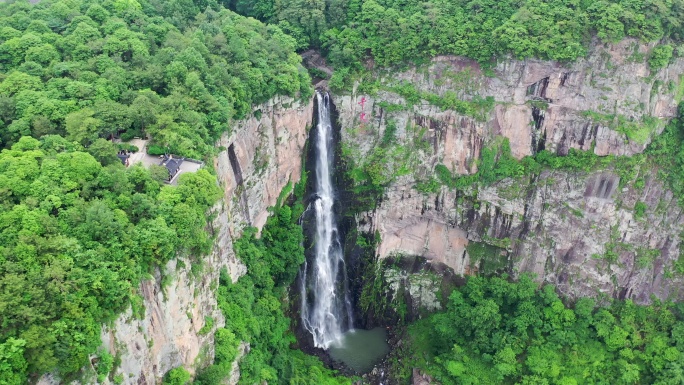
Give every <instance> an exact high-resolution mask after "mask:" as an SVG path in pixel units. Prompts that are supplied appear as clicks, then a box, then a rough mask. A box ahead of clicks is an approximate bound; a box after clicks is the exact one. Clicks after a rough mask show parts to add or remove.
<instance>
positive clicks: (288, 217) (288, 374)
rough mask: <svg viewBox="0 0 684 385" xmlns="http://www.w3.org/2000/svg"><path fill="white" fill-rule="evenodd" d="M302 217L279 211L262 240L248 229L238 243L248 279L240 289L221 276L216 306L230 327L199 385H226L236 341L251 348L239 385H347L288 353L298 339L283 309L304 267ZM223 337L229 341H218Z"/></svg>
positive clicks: (242, 363) (309, 360)
mask: <svg viewBox="0 0 684 385" xmlns="http://www.w3.org/2000/svg"><path fill="white" fill-rule="evenodd" d="M299 214H300V213H299V212H296V213H294V215H293V211H292V209H291V208H290V207H288V206H282V207H276V208H275V209H274V210H273V215H272V216H271V217H269V219H268V221H267V223H266V226H264V228H263V230H262V232H261V236H260V237H259V238H257V237H256V229H254V228H250V229H247V230H246V231H245V233H244V234H243V235H242V237H241V238H240V239H238V240H236V241H235V243H234V246H235V253H236V255H237V256H238V258H240V259H241V260H242V261H243V262H244V263H245V265H247V275H246V276H244V277H241V278H240V279H239V280H238V281H237V282H236V283H232V282H231V279H230V277H228V276H227V275H226V274H225V272H224V274H222V275H221V285H220V286H219V289H218V300H219V307H220V308H221V311H222V312H223V314H224V315H225V317H226V327H225V328H224V329H219V331H218V332H217V339H216V352H217V354H216V360H215V362H214V364H213V365H211V366H209V367H208V368H207V369H205V370H203V371H202V372H201V373H200V374H199V375H198V377H197V380H196V382H197V383H198V384H201V385H208V384H220V383H222V382H221V381H222V380H223V379H225V377H226V376H227V375H228V374H230V369H231V363H232V360H233V359H234V358H235V354H236V352H237V351H236V347H237V343H238V341H245V342H248V343H249V344H250V351H249V353H248V354H247V355H246V356H245V357H243V358H242V360H241V361H240V383H241V384H258V383H262V382H264V381H268V382H269V383H273V384H311V385H319V384H328V385H341V384H348V383H349V380H347V379H344V378H337V377H334V375H333V373H332V372H331V371H329V370H327V369H326V368H324V367H323V365H322V363H321V362H320V361H319V360H318V359H317V358H315V357H312V356H307V355H305V354H304V353H302V352H301V351H299V350H294V349H291V348H290V345H291V344H293V343H294V342H295V338H294V335H293V334H292V333H291V331H290V320H289V318H287V317H285V315H284V312H283V310H284V309H283V308H284V307H286V306H287V303H286V302H285V301H284V297H285V294H286V288H287V287H288V286H289V285H290V284H292V282H293V281H294V278H295V276H296V275H297V271H298V269H299V266H300V265H301V264H302V263H303V262H304V249H303V247H302V242H303V238H304V236H303V233H302V228H301V226H299V225H298V224H297V218H298V217H299ZM221 334H226V335H228V336H229V338H228V339H227V340H224V339H222V338H218V336H219V335H221Z"/></svg>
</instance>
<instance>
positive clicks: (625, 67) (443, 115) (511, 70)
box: [335, 40, 684, 173]
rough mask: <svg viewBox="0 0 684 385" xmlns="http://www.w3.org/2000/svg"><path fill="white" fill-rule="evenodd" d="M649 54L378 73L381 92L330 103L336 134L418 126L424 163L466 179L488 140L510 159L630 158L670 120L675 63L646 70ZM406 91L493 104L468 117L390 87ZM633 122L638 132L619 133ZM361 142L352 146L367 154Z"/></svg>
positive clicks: (676, 84)
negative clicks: (501, 145) (499, 143)
mask: <svg viewBox="0 0 684 385" xmlns="http://www.w3.org/2000/svg"><path fill="white" fill-rule="evenodd" d="M649 49H650V47H649V46H645V45H642V44H639V43H638V42H636V41H634V40H625V41H623V42H621V43H618V44H614V45H608V46H603V45H598V44H595V45H594V46H593V48H592V50H591V52H590V54H589V56H588V57H587V58H585V59H580V60H578V61H577V62H575V63H572V64H567V65H562V64H559V63H556V62H550V61H541V60H534V59H528V60H524V61H518V60H507V61H500V62H499V64H498V65H497V66H496V67H495V68H493V69H490V70H483V69H482V68H481V67H480V65H479V64H477V63H476V62H474V61H472V60H469V59H465V58H462V57H453V56H443V57H437V58H435V59H434V60H433V61H432V62H431V63H430V64H429V65H428V66H427V67H423V68H419V69H410V70H407V71H405V72H401V73H395V72H392V73H387V74H383V73H380V74H378V75H377V84H379V85H380V87H379V91H377V92H376V93H374V94H373V95H367V94H364V93H362V92H354V93H352V95H346V96H338V97H337V98H336V100H335V102H336V105H338V108H339V110H340V123H341V124H342V127H357V126H360V125H364V126H366V130H371V131H373V132H375V133H376V134H378V135H382V133H383V132H384V130H385V127H386V122H387V119H388V118H389V119H392V120H393V121H394V122H395V123H396V126H397V135H398V136H399V137H402V136H404V135H406V134H407V133H406V131H405V128H406V127H418V128H425V129H427V134H426V135H427V137H428V140H429V141H431V142H432V143H433V145H434V148H435V154H434V155H435V157H434V158H433V160H439V161H440V162H441V163H443V164H445V165H446V166H447V167H449V168H450V169H451V170H452V171H455V172H458V173H471V172H474V171H475V169H474V168H475V166H474V160H476V159H478V158H479V155H480V149H481V147H482V143H483V142H485V141H488V140H491V138H493V137H495V136H497V135H501V136H504V137H506V138H508V139H509V140H510V146H511V150H512V154H513V155H514V156H515V157H517V158H522V157H523V156H525V155H532V154H534V153H536V152H537V151H539V150H540V149H547V150H550V151H553V152H556V153H559V154H567V152H568V151H569V149H571V148H575V149H581V150H593V152H594V153H596V154H597V155H611V154H612V155H632V154H635V153H639V152H642V151H643V150H644V148H645V147H646V145H647V144H648V142H649V135H651V134H654V133H656V134H657V133H659V132H660V131H661V130H662V128H663V126H664V121H665V120H667V119H669V118H671V117H673V116H675V114H676V108H677V103H678V101H679V100H678V99H679V97H681V92H680V91H679V90H680V88H681V85H680V75H681V74H682V73H684V60H682V59H677V60H675V61H674V62H673V63H672V64H670V65H669V66H668V67H666V68H664V69H662V70H660V71H657V72H653V71H651V70H650V69H649V67H648V64H647V63H646V60H645V59H644V57H647V55H648V51H649ZM406 84H410V85H411V87H412V88H414V89H415V90H416V91H417V92H419V93H423V94H430V95H432V96H434V97H437V98H447V99H448V98H452V97H456V98H459V99H462V100H472V101H477V100H479V99H478V98H486V97H491V98H493V101H494V107H493V108H492V109H491V110H489V111H487V110H485V111H482V113H481V114H478V115H479V116H477V117H473V114H472V113H471V114H463V113H461V114H459V113H458V112H456V111H454V110H443V109H441V108H439V107H437V106H435V105H432V104H430V103H428V102H427V101H426V100H425V99H423V100H422V101H419V102H415V101H414V102H413V105H411V103H409V102H407V100H406V99H405V98H404V97H402V96H401V95H400V94H399V93H398V92H400V91H399V90H397V87H396V86H399V85H406ZM359 89H360V88H359ZM678 94H679V95H678ZM362 98H363V99H364V101H363V103H361V100H362ZM362 113H363V114H364V115H363V117H364V119H365V120H366V123H363V122H362V120H363V119H362V118H361V116H362ZM636 124H641V125H642V126H644V127H646V128H644V129H643V131H640V132H630V133H629V135H626V134H625V132H628V131H630V127H631V126H632V125H636ZM367 139H368V137H363V138H362V139H361V140H359V142H361V143H355V145H359V144H360V145H361V148H366V149H368V148H369V146H370V144H369V141H368V140H367ZM370 143H372V140H371V141H370Z"/></svg>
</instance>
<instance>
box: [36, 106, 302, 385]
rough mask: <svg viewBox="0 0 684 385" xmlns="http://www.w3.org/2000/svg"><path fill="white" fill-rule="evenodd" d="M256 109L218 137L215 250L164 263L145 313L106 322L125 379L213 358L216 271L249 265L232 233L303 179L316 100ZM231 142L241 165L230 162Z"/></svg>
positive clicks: (143, 287)
mask: <svg viewBox="0 0 684 385" xmlns="http://www.w3.org/2000/svg"><path fill="white" fill-rule="evenodd" d="M254 112H255V113H254V114H253V115H252V117H250V118H249V119H246V120H243V121H239V122H236V123H235V124H234V126H233V127H232V128H231V129H230V130H229V132H228V133H226V134H225V135H223V137H221V139H220V140H219V142H218V143H217V146H219V147H220V148H221V149H222V151H221V152H220V153H219V155H218V157H217V158H216V159H215V164H214V167H215V170H216V172H217V176H218V179H219V182H220V183H221V185H222V187H223V189H224V193H225V195H224V199H223V200H222V201H221V202H219V203H218V204H217V205H216V206H215V207H214V208H213V210H212V212H213V215H215V219H214V220H213V221H212V223H211V225H210V230H211V231H212V232H213V233H214V235H215V239H216V241H215V243H214V248H213V251H212V253H211V254H210V255H208V256H204V257H203V258H202V264H203V266H202V269H201V271H200V272H199V273H197V274H193V273H192V271H191V270H192V269H191V263H192V261H191V259H189V258H178V259H175V260H173V261H170V262H169V263H168V264H167V265H166V266H165V267H164V269H163V270H164V274H163V275H165V276H168V277H170V278H171V279H170V280H168V281H169V282H170V283H169V284H168V285H166V286H165V287H162V285H161V282H162V274H161V271H158V272H157V273H156V274H155V276H154V277H152V278H151V279H148V280H144V281H143V282H141V284H140V286H139V290H138V293H139V294H140V295H141V296H142V300H143V306H144V316H143V317H142V319H136V318H135V317H134V316H133V314H132V310H131V309H130V308H129V309H128V311H127V312H126V313H124V314H122V315H121V316H120V317H119V318H118V319H117V320H116V321H114V322H113V323H112V324H111V325H105V326H103V329H102V334H101V338H102V341H103V346H104V347H105V348H106V349H107V350H108V351H109V352H110V353H111V354H112V355H119V356H120V358H121V365H120V366H119V368H118V369H117V371H116V374H121V375H123V383H124V384H158V383H161V379H162V377H163V375H164V374H165V373H166V372H167V371H169V370H170V369H173V368H175V367H178V366H183V367H185V368H186V369H187V370H188V371H189V372H190V373H194V372H195V370H196V369H198V368H199V367H201V366H204V365H206V364H208V363H210V362H211V361H212V360H213V357H214V350H213V349H214V342H213V337H214V332H215V331H216V329H217V328H219V327H222V326H224V325H225V319H224V318H223V315H222V313H221V311H220V310H219V309H218V307H217V302H216V297H215V288H216V287H217V286H218V279H219V273H220V271H221V269H223V268H226V269H227V271H228V273H229V274H230V276H231V278H232V279H233V281H236V280H237V279H238V278H239V277H240V276H242V275H244V274H245V272H246V269H245V266H244V265H243V264H242V263H241V262H240V261H239V260H238V259H237V258H236V257H235V254H234V252H233V244H232V242H233V239H234V238H235V237H239V236H240V234H241V233H242V230H243V229H244V227H245V226H254V227H257V228H259V229H260V228H261V227H262V226H263V225H264V224H265V223H266V218H267V217H268V211H267V208H268V207H269V206H272V205H274V204H275V203H276V200H277V198H278V195H279V194H280V191H281V190H282V189H283V188H284V187H285V185H286V184H287V183H288V182H290V181H291V182H293V183H295V182H297V181H299V178H300V176H301V160H302V153H303V149H304V144H305V141H306V137H307V127H308V126H309V125H310V124H311V117H312V113H313V102H309V103H308V104H301V103H300V102H298V101H295V100H293V99H291V98H283V97H277V98H274V99H273V100H271V101H269V102H267V103H265V104H263V105H260V106H256V107H255V108H254ZM255 116H259V118H257V117H255ZM231 146H232V147H231ZM229 148H232V151H234V154H235V157H236V159H237V162H238V164H239V168H240V172H239V173H236V172H235V171H234V170H233V167H232V165H231V162H230V159H229ZM238 175H239V178H238ZM181 262H182V263H181ZM207 317H211V318H213V320H214V322H213V327H212V328H211V330H209V331H208V332H207V333H202V334H200V333H199V331H200V329H202V327H203V326H204V325H205V322H206V319H207ZM248 350H249V345H248V344H245V343H242V344H241V345H240V348H239V352H240V354H239V356H240V357H241V356H242V355H244V354H246V352H247V351H248ZM238 359H239V358H238ZM238 378H239V368H238V365H237V360H236V362H235V363H234V365H233V375H232V376H231V378H230V379H229V382H228V383H230V384H235V383H237V380H238ZM95 380H96V379H95V378H94V376H93V378H92V381H95ZM106 382H107V383H109V381H106ZM39 383H40V384H41V385H48V384H58V383H60V379H59V378H58V377H57V376H55V375H54V374H48V375H45V376H43V377H42V378H41V379H40V381H39Z"/></svg>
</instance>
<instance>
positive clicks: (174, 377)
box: [162, 366, 190, 385]
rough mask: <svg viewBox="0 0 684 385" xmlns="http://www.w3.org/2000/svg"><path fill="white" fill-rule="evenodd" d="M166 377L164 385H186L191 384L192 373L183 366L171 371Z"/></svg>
mask: <svg viewBox="0 0 684 385" xmlns="http://www.w3.org/2000/svg"><path fill="white" fill-rule="evenodd" d="M164 377H165V378H164V381H163V382H162V384H163V385H185V384H187V383H188V382H190V373H188V371H187V370H185V368H183V367H182V366H179V367H177V368H173V369H171V370H169V372H168V373H166V376H164Z"/></svg>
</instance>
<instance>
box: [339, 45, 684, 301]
mask: <svg viewBox="0 0 684 385" xmlns="http://www.w3.org/2000/svg"><path fill="white" fill-rule="evenodd" d="M648 48H649V47H646V46H642V45H639V44H637V43H636V42H631V41H625V42H622V43H620V44H616V45H612V46H602V45H601V46H598V45H597V46H595V47H594V48H593V49H592V52H591V54H590V55H589V56H588V57H587V58H586V59H584V60H580V61H579V62H577V63H574V64H571V65H561V64H558V63H553V62H545V61H539V60H525V61H516V60H512V61H506V62H502V63H500V64H499V65H498V66H497V67H496V68H493V69H492V70H484V69H482V68H481V67H480V66H479V65H478V64H477V63H474V62H472V61H469V60H467V59H464V58H459V57H439V58H436V59H434V60H433V61H432V62H431V63H430V64H429V65H428V66H427V67H426V68H419V69H410V70H407V71H405V72H401V73H398V74H379V75H378V77H377V79H376V80H375V84H374V85H372V87H374V88H376V89H377V92H374V93H373V94H372V95H366V94H363V93H361V92H354V93H352V95H343V96H337V97H336V98H335V102H336V104H337V107H338V110H339V111H340V123H341V125H342V127H343V141H344V142H345V144H346V146H347V148H348V149H350V150H349V151H348V152H349V153H350V154H351V157H352V163H355V164H357V165H358V164H363V163H364V161H365V159H367V158H368V157H369V156H370V155H371V154H373V153H374V151H376V150H377V148H378V147H379V146H380V143H381V141H382V140H383V139H382V138H383V137H384V136H386V134H385V133H386V130H387V128H388V127H390V126H391V127H392V129H393V130H396V134H395V136H396V140H397V146H399V147H401V146H404V147H406V148H409V151H408V154H409V155H408V156H407V157H408V158H409V161H407V162H405V163H404V164H403V166H402V165H397V164H396V162H395V163H392V162H388V164H387V165H386V166H387V167H388V168H389V171H387V172H388V173H394V174H395V176H396V175H399V177H398V178H396V179H395V180H394V182H393V183H392V184H391V186H390V187H389V189H388V190H387V191H386V193H385V195H384V199H383V200H382V202H381V203H380V205H379V206H378V208H377V209H376V210H375V211H373V212H368V213H365V215H364V216H363V217H364V220H362V221H361V223H368V225H366V227H365V228H364V229H365V230H367V231H373V232H374V231H375V230H377V231H378V232H379V234H380V245H379V248H378V253H379V255H380V257H382V258H385V257H388V256H391V255H394V254H404V255H418V256H424V257H426V258H428V259H429V260H432V261H434V262H441V263H444V264H446V265H448V266H450V267H452V268H453V269H454V270H455V272H456V273H458V274H469V273H475V272H477V271H480V272H485V273H492V272H495V271H498V272H502V271H509V272H512V273H513V274H514V275H517V274H520V273H522V272H533V273H535V274H537V276H538V279H539V280H540V281H545V282H549V283H552V284H555V285H557V286H558V288H559V290H560V291H561V292H562V293H563V294H565V295H567V296H569V297H577V296H597V295H598V294H599V293H604V294H607V295H609V296H615V297H624V298H633V299H635V300H636V301H637V302H641V303H644V302H648V301H649V300H650V296H651V295H655V296H657V297H659V298H668V297H675V298H681V297H682V293H680V291H679V289H678V286H681V278H680V277H677V276H676V274H674V273H673V263H674V262H675V261H677V259H678V258H679V234H680V232H681V230H682V228H683V226H684V220H683V219H682V215H681V209H680V208H679V207H678V205H677V199H676V198H675V197H673V196H672V194H671V193H670V192H669V191H668V190H667V189H666V188H665V186H663V185H662V183H661V182H659V181H658V180H657V179H656V178H655V173H653V172H652V171H653V170H646V169H642V170H640V171H639V173H638V174H637V177H635V180H639V183H635V180H624V181H622V183H621V181H620V178H619V177H618V175H617V173H616V172H615V170H612V169H605V170H598V171H596V172H590V173H570V172H563V171H544V172H543V173H542V174H541V175H540V176H538V177H537V178H534V179H530V178H529V177H525V178H523V179H520V180H505V181H503V182H500V183H498V184H495V185H493V186H491V187H488V188H484V189H480V190H479V191H477V190H475V189H471V190H470V191H466V192H465V193H461V194H460V195H459V194H457V193H456V192H454V191H450V190H449V189H447V188H446V187H442V188H441V190H440V191H439V192H438V193H432V194H422V193H419V192H418V191H417V190H415V188H414V186H415V182H416V180H421V179H422V180H424V179H425V178H427V177H429V176H432V175H433V169H434V166H435V165H436V164H439V163H442V164H444V165H446V166H447V167H448V168H449V169H450V170H451V171H453V172H455V173H458V174H470V173H474V172H475V171H477V162H476V160H477V159H478V158H479V156H480V152H481V150H482V148H483V146H486V145H487V144H490V143H492V142H493V141H494V140H495V138H496V137H498V136H503V137H506V138H508V139H509V141H510V147H511V152H512V154H513V156H515V157H517V158H522V157H523V156H525V155H533V154H535V153H536V152H537V151H539V150H541V149H546V150H549V151H551V152H555V153H558V154H562V155H564V154H567V152H568V151H569V149H570V148H576V149H581V150H587V151H593V152H594V153H595V154H597V155H609V154H612V155H633V154H637V153H640V152H642V151H643V150H644V148H645V147H646V145H647V144H648V142H649V141H650V135H655V134H657V133H659V132H660V131H661V130H662V128H663V127H664V124H665V123H666V121H667V120H668V119H669V118H671V117H673V116H674V115H675V113H676V106H677V103H678V101H679V100H678V99H679V96H681V95H679V94H680V92H679V89H680V79H679V76H680V74H682V73H683V72H684V60H681V59H678V60H676V61H674V62H673V63H672V64H670V65H669V66H668V67H667V68H665V69H662V70H660V71H658V72H651V71H650V70H649V68H648V65H647V64H646V63H645V60H643V56H644V55H646V53H647V51H648ZM407 84H408V85H410V87H408V89H410V90H411V91H410V92H408V93H407V91H406V89H407V87H406V85H407ZM372 87H371V88H372ZM356 89H357V90H358V89H361V88H356ZM366 89H368V87H366ZM402 89H403V90H402ZM411 93H413V95H416V94H417V95H420V96H421V97H420V98H418V99H421V100H420V101H416V100H415V98H414V100H413V101H411V100H409V99H410V98H411ZM407 94H408V95H407ZM402 95H403V96H402ZM453 95H458V97H459V98H462V99H465V100H472V101H475V102H476V103H473V105H475V104H477V103H479V102H477V100H480V101H483V100H484V98H486V97H491V98H493V103H491V104H490V107H491V108H481V109H480V110H477V109H476V110H475V113H473V111H472V110H471V111H464V112H463V113H458V112H456V111H454V110H450V109H444V110H443V109H441V108H440V107H438V106H436V105H433V104H439V103H443V101H444V99H445V98H450V97H452V96H453ZM478 97H479V99H478ZM428 100H430V101H431V102H432V103H433V104H430V102H428ZM435 101H436V102H435ZM484 104H486V103H483V104H481V105H484ZM442 107H444V104H443V105H442ZM364 120H365V122H364ZM392 151H393V150H392V149H388V150H386V152H388V153H391V152H392ZM385 159H393V158H392V157H389V158H385ZM406 165H408V166H409V169H410V171H408V172H407V171H406V169H405V168H406ZM402 168H403V169H402ZM644 205H645V206H644Z"/></svg>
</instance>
